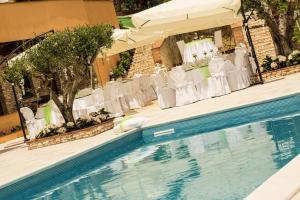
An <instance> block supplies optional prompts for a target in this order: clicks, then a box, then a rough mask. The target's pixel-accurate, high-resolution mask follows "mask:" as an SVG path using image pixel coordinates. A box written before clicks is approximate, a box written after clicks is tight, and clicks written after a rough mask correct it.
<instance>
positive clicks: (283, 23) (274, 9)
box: [242, 0, 299, 55]
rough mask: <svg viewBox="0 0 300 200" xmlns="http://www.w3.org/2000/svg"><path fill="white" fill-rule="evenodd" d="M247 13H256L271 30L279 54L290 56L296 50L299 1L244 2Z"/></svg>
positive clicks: (252, 0)
mask: <svg viewBox="0 0 300 200" xmlns="http://www.w3.org/2000/svg"><path fill="white" fill-rule="evenodd" d="M242 3H243V6H244V8H245V9H246V11H255V13H256V15H257V16H258V17H259V18H261V19H264V20H265V22H266V24H267V25H268V27H269V28H270V31H271V35H272V38H273V40H274V42H275V45H276V47H277V53H278V54H282V55H288V54H290V53H291V51H292V49H293V48H294V44H295V42H294V41H293V37H294V29H295V26H296V20H297V18H298V16H297V10H298V9H299V0H243V1H242Z"/></svg>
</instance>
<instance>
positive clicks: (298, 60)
mask: <svg viewBox="0 0 300 200" xmlns="http://www.w3.org/2000/svg"><path fill="white" fill-rule="evenodd" d="M288 64H289V65H298V64H300V51H298V50H295V51H293V52H292V53H291V54H290V55H289V56H288Z"/></svg>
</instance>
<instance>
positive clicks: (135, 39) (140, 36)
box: [98, 29, 164, 57]
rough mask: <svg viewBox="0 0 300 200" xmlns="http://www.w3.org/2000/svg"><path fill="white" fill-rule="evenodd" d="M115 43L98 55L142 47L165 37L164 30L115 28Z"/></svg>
mask: <svg viewBox="0 0 300 200" xmlns="http://www.w3.org/2000/svg"><path fill="white" fill-rule="evenodd" d="M112 37H113V40H114V42H113V45H112V47H111V48H110V49H105V50H103V53H102V54H99V55H98V57H103V56H111V55H115V54H118V53H121V52H124V51H127V50H130V49H134V48H137V47H141V46H144V45H148V44H151V43H154V42H156V41H157V40H159V39H161V38H163V37H164V35H163V32H162V31H142V30H138V29H115V30H114V33H113V36H112Z"/></svg>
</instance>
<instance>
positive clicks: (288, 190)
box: [0, 73, 300, 200]
mask: <svg viewBox="0 0 300 200" xmlns="http://www.w3.org/2000/svg"><path fill="white" fill-rule="evenodd" d="M299 83H300V73H299V74H294V75H291V76H288V77H286V78H285V79H282V80H278V81H274V82H270V83H267V84H264V85H256V86H253V87H251V88H248V89H245V90H241V91H238V92H234V93H232V94H230V95H227V96H222V97H217V98H213V99H208V100H204V101H200V102H197V103H194V104H191V105H187V106H183V107H176V108H171V109H167V110H160V109H159V107H158V105H157V104H156V103H154V104H152V105H150V106H147V107H145V108H142V109H140V110H137V111H136V113H134V114H133V115H136V116H146V117H149V118H150V121H149V123H148V124H147V125H146V126H152V125H157V124H160V123H165V122H171V121H174V120H179V119H183V118H188V117H192V116H197V115H201V114H205V113H210V112H215V111H220V110H224V109H229V108H234V107H237V106H241V105H246V104H251V103H255V102H259V101H263V100H268V99H273V98H276V97H281V96H285V95H290V94H294V93H298V92H300V84H299ZM124 134H128V133H123V134H115V133H113V132H112V131H107V132H105V133H103V134H100V135H97V136H95V137H92V138H87V139H83V140H78V141H73V142H69V143H64V144H59V145H55V146H49V147H45V148H41V149H36V150H31V151H29V150H27V148H26V146H25V145H22V146H18V147H16V148H14V149H10V150H9V151H5V150H4V149H3V148H4V146H5V144H4V145H1V146H0V161H1V162H0V171H1V172H3V173H0V186H1V185H3V184H6V183H9V182H11V181H13V180H16V179H18V178H20V177H22V176H25V175H28V174H30V173H33V172H35V171H37V170H40V169H43V168H45V167H47V166H49V165H52V164H54V163H56V162H59V161H62V160H64V159H66V158H69V157H71V156H74V155H76V154H79V153H82V152H84V151H87V150H88V149H90V148H93V147H96V146H99V145H101V144H104V143H107V142H109V141H111V140H114V139H117V138H119V137H121V136H123V135H124ZM295 163H298V166H299V165H300V157H297V158H296V159H295V160H294V161H293V163H292V162H291V163H290V164H289V165H288V166H287V167H285V168H284V169H283V170H281V171H280V172H279V173H277V174H276V175H275V176H274V179H277V181H276V180H275V182H276V184H270V180H272V179H273V177H272V178H271V179H269V180H268V181H267V183H266V184H263V185H262V186H261V187H260V188H259V191H258V192H254V193H253V194H252V195H251V197H250V198H249V200H250V199H251V200H252V199H255V200H260V199H272V200H276V199H278V200H279V199H280V200H282V199H287V198H282V197H283V196H284V197H287V196H289V197H290V198H288V199H291V198H292V197H293V195H296V194H297V191H298V189H300V188H298V187H297V186H300V184H299V180H300V170H296V167H295ZM291 166H292V167H291ZM287 168H289V169H290V170H285V169H287ZM285 171H287V172H288V173H286V172H285ZM278 174H279V175H278ZM282 174H284V175H282ZM283 177H284V178H283ZM278 180H280V181H278ZM282 180H284V181H282ZM292 180H294V182H293V181H292ZM296 180H298V181H296ZM290 181H292V182H290ZM271 182H273V181H271ZM287 183H288V184H287ZM284 186H285V187H284ZM266 188H267V189H266ZM270 188H272V189H270ZM274 191H275V192H277V193H280V194H281V195H279V194H276V195H275V197H274ZM268 195H271V196H268Z"/></svg>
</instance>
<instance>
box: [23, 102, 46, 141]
mask: <svg viewBox="0 0 300 200" xmlns="http://www.w3.org/2000/svg"><path fill="white" fill-rule="evenodd" d="M20 111H21V113H22V115H23V117H24V119H25V123H26V126H27V130H28V133H29V138H30V139H34V138H35V137H36V135H37V134H38V133H39V132H40V131H41V130H42V129H43V128H44V127H45V126H46V123H45V120H43V119H40V120H36V119H35V118H34V114H33V112H32V110H31V109H30V108H28V107H23V108H21V109H20Z"/></svg>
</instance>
